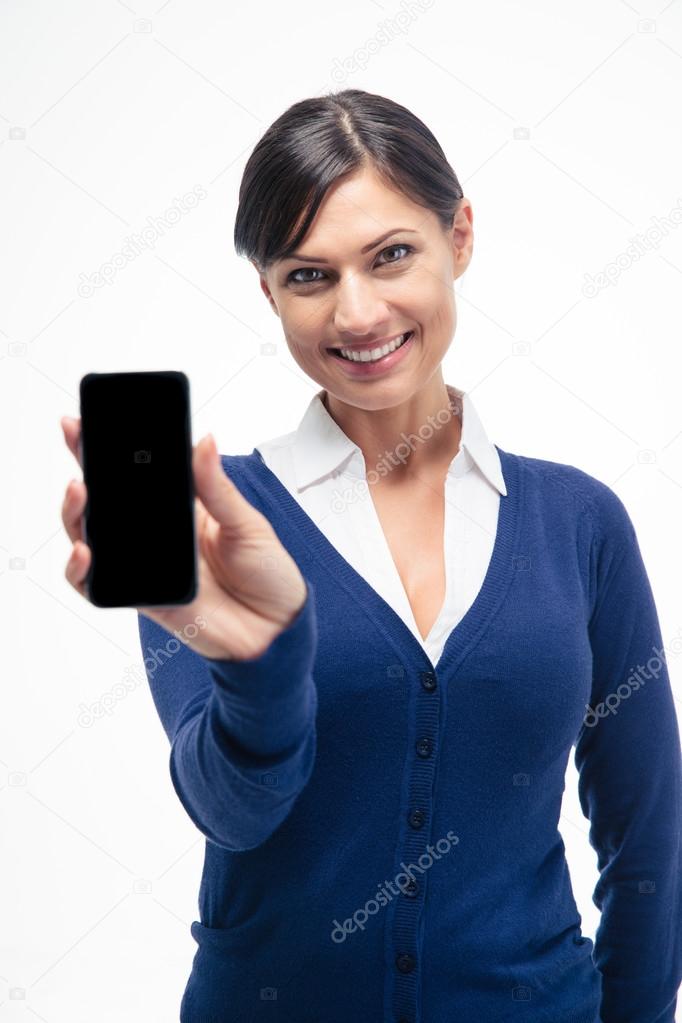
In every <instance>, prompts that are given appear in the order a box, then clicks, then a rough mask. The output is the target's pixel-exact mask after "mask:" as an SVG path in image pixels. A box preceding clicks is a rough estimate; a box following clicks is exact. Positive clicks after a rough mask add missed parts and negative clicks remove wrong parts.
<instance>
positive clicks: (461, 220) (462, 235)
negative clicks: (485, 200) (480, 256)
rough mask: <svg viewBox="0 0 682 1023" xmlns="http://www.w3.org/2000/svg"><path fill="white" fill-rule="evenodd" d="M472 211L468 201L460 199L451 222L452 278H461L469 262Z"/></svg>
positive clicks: (471, 247) (472, 233)
mask: <svg viewBox="0 0 682 1023" xmlns="http://www.w3.org/2000/svg"><path fill="white" fill-rule="evenodd" d="M473 221H474V211H473V208H472V205H471V203H470V202H469V200H468V199H465V198H462V199H461V200H460V203H459V207H458V209H457V212H456V214H455V216H454V217H453V220H452V228H451V240H452V262H453V270H454V277H455V279H456V278H457V277H461V275H462V274H463V273H464V271H465V270H466V269H467V267H468V266H469V263H470V262H471V256H472V253H473V248H474V230H473Z"/></svg>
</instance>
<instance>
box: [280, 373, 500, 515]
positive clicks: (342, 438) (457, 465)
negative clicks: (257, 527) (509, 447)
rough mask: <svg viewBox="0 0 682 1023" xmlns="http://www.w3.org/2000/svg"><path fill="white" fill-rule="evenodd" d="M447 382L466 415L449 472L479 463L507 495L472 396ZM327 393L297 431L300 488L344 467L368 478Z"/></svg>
mask: <svg viewBox="0 0 682 1023" xmlns="http://www.w3.org/2000/svg"><path fill="white" fill-rule="evenodd" d="M445 386H446V388H447V391H448V393H449V395H450V397H451V399H452V400H453V401H454V402H455V404H456V405H457V406H458V407H460V408H461V417H462V436H461V439H460V445H459V451H458V452H457V454H456V455H455V457H454V458H453V460H452V462H451V463H450V466H449V468H448V472H449V473H451V474H452V475H453V476H456V477H460V476H464V474H465V473H467V472H469V470H470V469H471V468H472V467H473V466H476V467H477V469H478V470H479V471H480V472H481V473H482V474H483V476H484V477H485V478H486V479H487V480H488V482H489V483H490V484H491V485H492V486H493V487H495V489H496V490H498V491H499V492H500V494H502V495H504V496H506V493H507V488H506V486H505V483H504V477H503V475H502V467H501V465H500V457H499V455H498V452H497V449H496V448H495V446H494V444H491V442H490V441H489V440H488V437H487V435H486V432H485V429H484V427H483V424H482V422H481V420H480V419H479V417H478V415H477V413H476V409H475V408H474V404H473V402H472V400H471V398H470V397H469V395H468V394H467V393H466V392H465V391H462V390H460V389H459V388H458V387H453V386H452V385H451V384H446V385H445ZM324 393H325V392H324V389H322V390H320V391H318V392H317V393H316V394H315V395H314V396H313V398H312V399H311V401H310V404H309V405H308V408H307V409H306V411H305V414H304V415H303V418H302V419H301V422H300V423H299V426H298V429H297V430H296V432H295V436H294V442H293V447H292V457H293V464H294V473H295V477H296V485H297V487H298V489H299V490H301V489H303V487H306V486H308V485H309V484H310V483H314V482H315V481H316V480H319V479H322V478H323V477H325V476H328V475H329V474H330V473H332V472H341V471H342V470H343V469H344V468H347V469H349V471H351V469H352V467H355V468H356V469H357V471H358V474H359V475H360V476H361V478H363V479H364V478H365V465H364V459H363V457H362V451H361V450H360V448H359V446H358V445H357V444H354V443H353V441H352V440H351V439H350V437H347V436H346V434H345V433H344V432H343V430H342V429H341V427H340V426H339V425H338V424H337V423H336V421H335V420H334V419H332V417H331V416H330V414H329V412H327V409H326V408H325V405H324V402H323V401H322V398H323V396H324Z"/></svg>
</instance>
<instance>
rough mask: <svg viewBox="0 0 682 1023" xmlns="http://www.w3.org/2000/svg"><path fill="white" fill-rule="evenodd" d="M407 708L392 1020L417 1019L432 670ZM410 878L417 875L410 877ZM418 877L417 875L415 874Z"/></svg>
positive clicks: (433, 727)
mask: <svg viewBox="0 0 682 1023" xmlns="http://www.w3.org/2000/svg"><path fill="white" fill-rule="evenodd" d="M415 681H416V685H415V688H414V690H413V692H412V702H411V704H410V707H411V713H412V714H413V715H414V720H413V723H412V726H411V727H413V728H414V731H413V732H412V734H413V736H414V740H413V745H412V746H411V753H410V752H408V757H409V758H410V762H409V763H408V764H407V770H408V774H409V778H408V803H407V812H406V817H407V824H408V825H409V826H408V827H405V825H403V827H404V828H405V835H404V839H403V845H402V849H400V853H401V854H402V855H401V859H402V864H401V870H402V871H403V872H405V871H406V872H408V873H409V880H407V881H406V883H404V884H402V885H401V894H402V898H400V899H399V900H398V902H397V905H396V907H395V913H394V916H393V922H392V932H391V937H392V944H393V954H394V961H395V969H396V974H395V980H394V985H393V1018H394V1019H395V1020H397V1021H398V1023H400V1021H401V1020H408V1019H409V1020H412V1021H416V1020H417V1003H418V985H419V979H420V961H419V917H420V913H421V910H422V905H423V902H424V900H423V897H418V896H421V895H422V892H423V891H424V890H425V888H426V884H427V880H426V877H427V874H426V867H425V866H424V861H423V860H422V865H420V864H419V858H420V857H421V856H423V855H424V854H425V853H426V854H427V856H428V853H427V846H428V844H429V841H430V838H431V836H430V830H431V829H430V827H429V826H428V824H429V823H430V820H431V816H432V801H433V779H434V771H435V766H436V759H437V741H436V740H437V737H438V725H439V719H440V699H439V696H440V693H439V688H438V679H437V677H436V673H435V672H434V671H426V670H425V671H419V672H418V674H417V678H416V680H415ZM415 875H417V876H418V879H417V877H415ZM419 875H421V876H419Z"/></svg>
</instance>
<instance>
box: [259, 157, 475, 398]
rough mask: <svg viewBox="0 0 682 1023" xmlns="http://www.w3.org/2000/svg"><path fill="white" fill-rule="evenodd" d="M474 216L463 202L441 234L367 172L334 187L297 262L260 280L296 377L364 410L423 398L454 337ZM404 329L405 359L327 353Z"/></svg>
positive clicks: (432, 219)
mask: <svg viewBox="0 0 682 1023" xmlns="http://www.w3.org/2000/svg"><path fill="white" fill-rule="evenodd" d="M472 216H473V213H472V209H471V204H470V202H469V201H468V199H462V202H461V204H460V208H459V210H458V212H457V215H456V217H455V219H454V222H453V227H452V228H451V229H450V230H449V231H447V232H445V231H443V228H442V227H441V224H440V221H439V220H438V218H437V217H436V215H435V214H434V213H432V212H431V211H430V210H425V209H424V208H423V207H422V206H417V205H416V204H414V203H413V202H411V200H410V199H408V198H407V197H406V196H405V195H403V194H402V193H400V192H396V191H394V190H393V189H392V188H389V187H388V186H387V185H386V183H385V182H384V181H382V179H381V178H380V177H378V175H377V174H376V172H375V171H374V170H372V169H366V170H363V171H361V172H358V173H355V174H353V175H351V176H348V177H346V178H344V179H342V180H340V181H337V182H336V183H335V184H334V185H333V186H332V187H331V188H330V189H329V191H328V193H327V195H326V196H325V199H324V202H323V203H322V205H321V206H320V208H319V210H318V212H317V215H316V217H315V219H314V221H313V223H312V225H311V227H310V229H309V231H308V233H307V235H306V237H305V239H304V240H303V242H302V243H301V244H300V245H299V246H298V249H297V256H296V257H288V258H287V259H284V260H279V261H278V262H276V263H274V264H273V265H272V266H271V267H269V268H268V269H267V271H266V272H265V273H264V274H262V275H261V287H262V289H263V291H264V293H265V295H266V296H267V298H268V299H269V301H270V304H271V305H272V308H273V309H274V311H275V312H276V313H277V315H278V316H279V317H280V319H281V321H282V326H283V329H284V334H285V337H286V340H287V344H288V346H289V349H290V351H291V354H292V355H293V357H294V359H295V360H296V362H297V363H298V365H299V366H300V367H301V369H302V370H303V371H304V372H305V373H306V374H307V375H308V376H309V377H311V378H312V379H313V380H315V381H316V382H317V383H318V384H319V385H320V386H321V387H324V388H325V389H326V390H327V391H328V392H329V393H330V394H332V395H333V396H334V397H336V398H338V399H339V400H341V401H343V402H345V403H347V404H349V405H355V406H358V407H362V408H365V409H376V408H383V407H387V406H393V405H398V404H400V403H401V402H403V401H406V400H407V399H408V398H409V397H410V396H411V395H412V394H414V393H415V392H417V391H419V390H421V388H422V387H424V386H425V385H426V384H427V382H428V381H429V380H430V378H431V377H432V376H433V374H434V373H435V372H436V371H437V370H438V368H439V366H440V363H441V361H442V359H443V356H444V355H445V353H446V351H447V349H448V347H449V345H450V342H451V340H452V338H453V336H454V332H455V327H456V324H457V310H456V306H455V293H454V288H453V281H454V280H455V279H456V278H457V277H459V276H460V275H461V274H462V273H463V272H464V271H465V270H466V268H467V266H468V264H469V261H470V259H471V252H472V246H473V232H472ZM363 250H365V251H363ZM254 265H255V264H254ZM407 331H412V332H413V333H412V337H411V338H410V339H409V340H408V341H407V342H406V343H405V345H404V351H403V350H402V349H401V350H396V351H394V352H393V353H392V354H391V355H389V356H388V358H387V359H386V360H384V361H380V362H376V363H374V362H373V363H371V364H368V363H367V362H363V363H361V364H358V363H356V362H349V361H347V360H346V359H344V358H343V357H341V356H339V355H338V354H336V353H335V352H333V351H332V350H331V349H333V348H337V349H338V348H340V347H343V348H354V349H356V350H361V349H363V348H364V349H365V350H367V351H375V349H377V348H380V347H381V346H382V345H383V344H385V343H387V342H388V341H389V340H392V339H396V338H397V337H398V336H399V335H401V334H404V333H405V332H407ZM368 365H369V366H370V368H369V369H368V368H367V367H368Z"/></svg>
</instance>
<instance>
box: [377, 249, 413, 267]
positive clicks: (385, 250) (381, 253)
mask: <svg viewBox="0 0 682 1023" xmlns="http://www.w3.org/2000/svg"><path fill="white" fill-rule="evenodd" d="M396 249H405V251H406V252H407V253H408V255H409V253H410V252H412V251H413V249H412V246H411V245H389V247H388V248H387V249H383V250H382V251H381V252H380V253H379V255H380V256H383V254H384V252H395V251H396ZM402 258H403V259H404V258H405V257H404V256H403V257H402ZM388 262H389V263H399V262H400V260H399V259H389V260H388Z"/></svg>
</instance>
